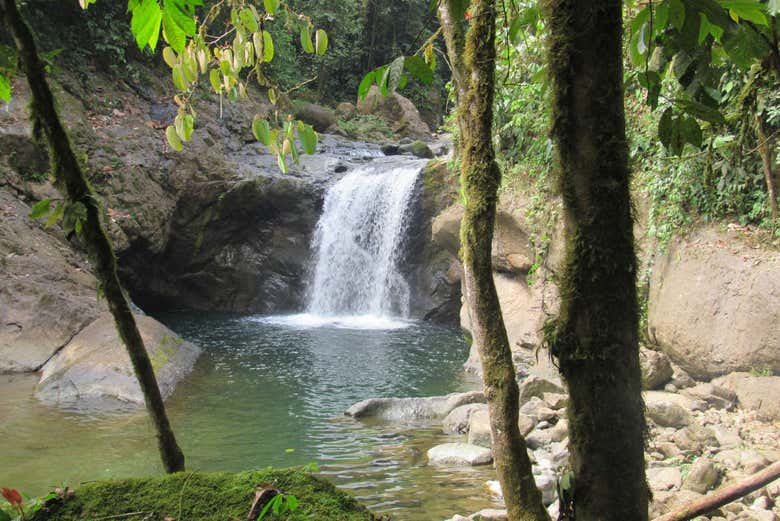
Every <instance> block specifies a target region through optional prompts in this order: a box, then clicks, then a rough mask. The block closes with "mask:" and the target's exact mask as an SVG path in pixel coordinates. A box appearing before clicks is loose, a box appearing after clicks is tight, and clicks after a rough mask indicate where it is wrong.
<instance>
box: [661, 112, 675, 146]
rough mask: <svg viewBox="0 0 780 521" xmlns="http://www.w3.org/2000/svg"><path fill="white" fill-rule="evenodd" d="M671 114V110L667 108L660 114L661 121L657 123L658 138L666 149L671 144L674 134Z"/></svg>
mask: <svg viewBox="0 0 780 521" xmlns="http://www.w3.org/2000/svg"><path fill="white" fill-rule="evenodd" d="M672 114H673V111H672V108H671V107H669V108H667V109H666V110H665V111H664V113H663V114H661V119H660V120H659V121H658V138H659V139H660V140H661V143H662V144H663V146H665V147H666V148H669V146H670V145H671V144H672V140H673V139H674V134H675V125H674V120H673V119H672Z"/></svg>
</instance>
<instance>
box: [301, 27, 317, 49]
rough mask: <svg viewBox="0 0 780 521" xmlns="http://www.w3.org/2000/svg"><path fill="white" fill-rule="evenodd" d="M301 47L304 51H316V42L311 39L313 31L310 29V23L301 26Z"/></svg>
mask: <svg viewBox="0 0 780 521" xmlns="http://www.w3.org/2000/svg"><path fill="white" fill-rule="evenodd" d="M301 47H302V48H303V50H304V52H307V53H309V54H313V53H314V44H313V43H312V41H311V31H310V30H309V26H308V25H304V26H303V27H301Z"/></svg>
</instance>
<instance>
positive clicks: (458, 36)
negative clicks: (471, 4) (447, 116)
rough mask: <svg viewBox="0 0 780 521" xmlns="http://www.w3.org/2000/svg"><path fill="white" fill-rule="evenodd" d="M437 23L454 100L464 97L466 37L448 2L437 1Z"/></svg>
mask: <svg viewBox="0 0 780 521" xmlns="http://www.w3.org/2000/svg"><path fill="white" fill-rule="evenodd" d="M439 23H441V28H442V33H443V34H444V42H445V45H446V47H447V58H449V60H450V67H451V69H452V83H453V84H454V85H455V102H456V103H458V102H459V101H460V100H461V99H463V98H464V97H465V90H466V87H467V82H468V78H466V77H465V76H466V72H465V65H464V63H463V60H464V49H465V47H466V37H465V35H464V33H463V20H455V19H454V18H453V16H452V9H451V6H450V2H449V0H448V1H443V2H440V3H439Z"/></svg>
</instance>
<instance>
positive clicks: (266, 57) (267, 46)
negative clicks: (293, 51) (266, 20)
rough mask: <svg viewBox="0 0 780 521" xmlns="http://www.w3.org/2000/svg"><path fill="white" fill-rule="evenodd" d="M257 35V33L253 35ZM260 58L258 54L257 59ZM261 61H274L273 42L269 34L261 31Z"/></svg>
mask: <svg viewBox="0 0 780 521" xmlns="http://www.w3.org/2000/svg"><path fill="white" fill-rule="evenodd" d="M255 34H257V33H255ZM259 56H261V55H260V54H258V57H259ZM262 57H263V61H264V62H270V61H271V60H273V59H274V40H273V38H271V33H269V32H268V31H263V53H262Z"/></svg>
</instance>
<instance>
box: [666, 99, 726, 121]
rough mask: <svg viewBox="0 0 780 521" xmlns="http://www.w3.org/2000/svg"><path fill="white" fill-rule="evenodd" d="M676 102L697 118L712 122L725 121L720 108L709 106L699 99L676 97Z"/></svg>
mask: <svg viewBox="0 0 780 521" xmlns="http://www.w3.org/2000/svg"><path fill="white" fill-rule="evenodd" d="M674 103H675V104H676V105H677V106H678V107H680V108H681V109H682V110H683V111H684V112H685V113H686V114H689V115H691V116H693V117H695V118H697V119H701V120H704V121H709V122H710V123H715V124H721V123H725V122H726V119H725V118H724V117H723V114H721V113H720V111H719V110H718V109H715V108H712V107H708V106H707V105H704V104H703V103H699V102H698V101H693V100H687V99H676V100H674Z"/></svg>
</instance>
